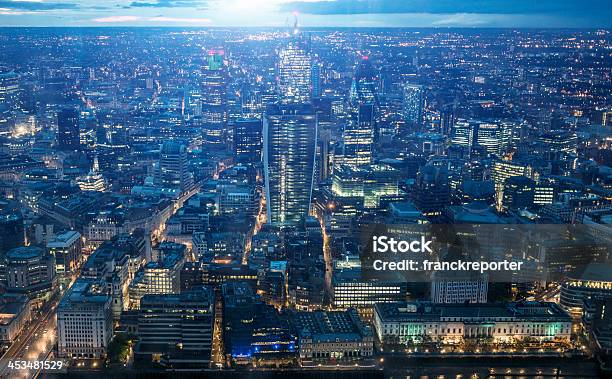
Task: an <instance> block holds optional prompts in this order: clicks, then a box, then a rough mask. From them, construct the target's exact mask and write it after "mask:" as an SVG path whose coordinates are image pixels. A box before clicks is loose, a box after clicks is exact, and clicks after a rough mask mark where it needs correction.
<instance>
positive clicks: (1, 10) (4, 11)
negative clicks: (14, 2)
mask: <svg viewBox="0 0 612 379" xmlns="http://www.w3.org/2000/svg"><path fill="white" fill-rule="evenodd" d="M31 13H35V12H32V11H16V10H14V9H9V8H0V15H2V16H21V15H24V14H31Z"/></svg>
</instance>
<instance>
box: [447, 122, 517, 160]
mask: <svg viewBox="0 0 612 379" xmlns="http://www.w3.org/2000/svg"><path fill="white" fill-rule="evenodd" d="M513 126H514V124H512V123H509V122H482V121H475V120H467V121H466V120H458V121H457V122H455V124H454V125H453V127H452V130H451V143H452V144H453V145H455V146H460V147H463V148H466V149H468V150H471V149H472V147H474V146H476V145H478V146H480V147H482V148H483V149H484V150H485V151H486V152H487V153H489V154H495V155H498V156H501V155H503V153H504V152H505V151H506V150H507V148H508V147H509V146H510V143H511V142H512V129H513Z"/></svg>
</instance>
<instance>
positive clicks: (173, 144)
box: [158, 141, 192, 191]
mask: <svg viewBox="0 0 612 379" xmlns="http://www.w3.org/2000/svg"><path fill="white" fill-rule="evenodd" d="M187 166H188V159H187V148H186V147H185V145H183V144H182V143H180V142H177V141H166V142H164V144H163V145H162V148H161V152H160V154H159V175H158V185H161V186H162V187H167V188H179V189H181V190H182V191H184V190H186V189H188V188H189V187H190V186H191V184H192V178H191V175H190V173H189V171H188V170H187Z"/></svg>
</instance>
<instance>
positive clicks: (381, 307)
mask: <svg viewBox="0 0 612 379" xmlns="http://www.w3.org/2000/svg"><path fill="white" fill-rule="evenodd" d="M571 326H572V320H571V317H570V316H569V315H568V314H567V312H565V311H564V310H563V309H562V308H561V307H560V306H559V305H557V304H555V303H547V302H512V303H496V304H434V303H431V302H397V303H386V304H376V306H375V309H374V329H375V331H376V335H377V337H378V339H379V340H380V341H381V342H382V343H383V344H411V343H420V342H426V341H432V342H442V343H450V344H453V343H460V342H461V341H463V340H464V339H488V340H491V341H492V342H494V343H510V342H513V341H517V340H522V339H525V338H533V339H537V340H540V341H569V339H570V336H571Z"/></svg>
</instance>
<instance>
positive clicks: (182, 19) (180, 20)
mask: <svg viewBox="0 0 612 379" xmlns="http://www.w3.org/2000/svg"><path fill="white" fill-rule="evenodd" d="M147 21H151V22H176V23H184V24H210V23H211V20H210V19H209V18H197V17H196V18H194V17H163V16H157V17H151V18H149V19H147Z"/></svg>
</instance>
